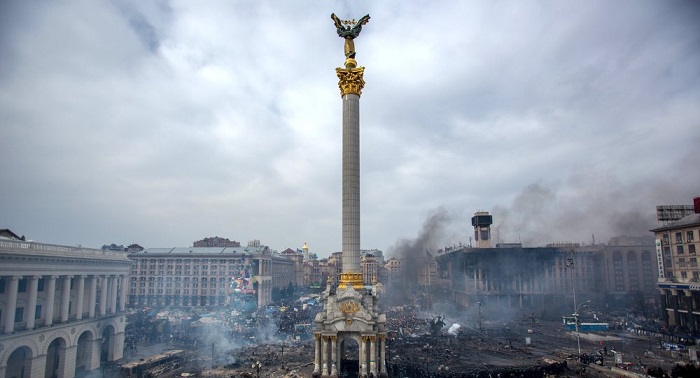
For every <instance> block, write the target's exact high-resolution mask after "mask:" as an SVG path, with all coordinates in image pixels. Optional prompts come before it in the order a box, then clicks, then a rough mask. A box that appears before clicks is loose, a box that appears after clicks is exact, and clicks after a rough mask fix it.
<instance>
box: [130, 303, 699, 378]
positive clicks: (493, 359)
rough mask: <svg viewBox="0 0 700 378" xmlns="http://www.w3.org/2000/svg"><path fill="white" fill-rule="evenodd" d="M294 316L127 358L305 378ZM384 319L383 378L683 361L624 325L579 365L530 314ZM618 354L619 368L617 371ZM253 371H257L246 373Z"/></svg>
mask: <svg viewBox="0 0 700 378" xmlns="http://www.w3.org/2000/svg"><path fill="white" fill-rule="evenodd" d="M300 312H301V311H297V312H290V313H288V315H287V317H289V316H292V317H293V319H287V320H286V321H285V320H284V319H285V315H284V314H280V313H276V314H270V313H268V314H265V313H259V314H257V315H255V316H254V317H253V318H252V320H251V319H248V324H246V327H244V328H239V331H242V332H222V331H221V328H217V327H214V328H212V329H219V331H215V334H214V335H211V334H206V333H202V332H201V331H202V330H203V329H209V328H210V326H212V324H209V325H206V326H201V325H200V326H199V327H204V328H199V327H196V328H198V332H199V333H198V334H196V335H190V336H188V337H184V335H182V334H180V337H176V338H173V341H171V342H168V343H157V342H156V343H153V342H152V340H151V341H149V340H137V341H136V344H137V347H136V348H137V350H138V348H141V353H136V354H134V352H131V353H130V354H131V356H132V359H133V357H140V358H141V359H143V357H141V356H143V353H145V351H146V350H149V351H151V352H154V353H156V352H158V351H157V349H158V348H159V347H160V348H162V349H183V350H185V351H186V357H184V358H183V359H181V360H179V361H177V362H174V363H170V364H166V365H163V366H158V367H154V368H151V369H149V370H148V371H147V372H144V373H145V374H144V375H143V376H161V377H177V376H201V377H257V376H258V374H259V376H260V377H310V376H311V373H312V371H313V356H314V346H313V341H312V338H311V337H310V335H309V334H308V331H309V329H308V328H307V329H306V331H305V332H306V334H304V333H302V330H299V332H296V333H295V332H294V331H292V332H291V333H290V332H288V331H289V330H293V329H294V324H308V323H297V322H308V321H309V319H312V317H313V313H314V310H313V309H309V312H308V313H306V312H301V313H300ZM386 314H387V317H388V321H387V325H388V327H389V329H390V331H391V333H390V337H389V339H388V342H387V370H388V373H389V376H390V377H499V376H500V377H510V376H512V377H544V376H562V377H573V376H582V375H585V376H589V377H605V376H615V377H616V376H620V375H624V374H630V373H638V374H644V373H647V372H649V371H652V372H657V373H658V374H661V373H666V374H667V375H669V376H670V375H671V373H672V371H673V369H674V367H675V366H676V365H677V364H679V363H680V364H685V363H687V362H688V352H687V351H683V352H671V351H666V350H662V349H661V339H660V338H659V337H658V336H653V337H649V336H641V335H638V334H637V333H635V332H631V329H629V328H627V329H625V327H619V329H616V330H614V331H607V332H598V333H582V334H580V337H579V340H578V342H579V343H580V348H581V353H582V354H583V355H584V356H585V358H584V361H585V362H587V363H581V362H580V361H579V358H578V343H577V338H576V337H575V333H573V332H571V331H567V330H566V329H565V327H564V326H563V324H562V323H561V322H556V321H542V320H539V319H537V318H535V317H534V316H523V317H522V318H521V319H519V320H509V321H496V320H489V319H482V318H479V319H474V318H469V319H468V318H460V317H459V315H458V314H457V316H447V317H444V316H442V315H440V314H436V313H428V312H421V311H420V309H419V308H416V307H409V306H400V307H392V308H390V310H389V311H387V312H386ZM209 323H213V324H216V323H215V322H209ZM443 323H444V324H443ZM284 324H287V325H284ZM234 330H235V328H234ZM261 330H264V332H259V331H261ZM207 332H209V331H207ZM211 336H216V337H217V338H215V339H212V338H211ZM212 340H216V341H212ZM224 340H225V341H224ZM156 341H158V339H156ZM138 345H140V347H139V346H138ZM149 345H150V347H149ZM148 348H151V349H148ZM605 351H607V355H606V354H605ZM617 353H619V354H620V355H621V359H622V362H619V361H618V362H617V363H616V361H615V358H614V354H617ZM257 363H259V364H260V368H259V371H258V370H257V369H256V368H254V367H253V366H254V365H255V364H257ZM650 369H651V370H650ZM146 374H148V375H146ZM122 376H123V375H122ZM347 376H351V375H347ZM658 376H661V375H658ZM686 376H687V375H686Z"/></svg>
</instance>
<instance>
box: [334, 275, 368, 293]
mask: <svg viewBox="0 0 700 378" xmlns="http://www.w3.org/2000/svg"><path fill="white" fill-rule="evenodd" d="M348 285H352V286H353V287H354V288H355V289H360V288H363V287H364V286H365V283H364V281H363V280H362V273H355V272H348V273H340V282H339V283H338V289H339V290H345V289H346V288H347V287H348Z"/></svg>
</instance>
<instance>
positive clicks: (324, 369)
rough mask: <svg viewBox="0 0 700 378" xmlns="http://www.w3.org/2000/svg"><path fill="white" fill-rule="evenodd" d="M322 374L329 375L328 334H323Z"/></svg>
mask: <svg viewBox="0 0 700 378" xmlns="http://www.w3.org/2000/svg"><path fill="white" fill-rule="evenodd" d="M321 375H322V376H323V375H328V336H321Z"/></svg>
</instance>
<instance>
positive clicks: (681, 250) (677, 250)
mask: <svg viewBox="0 0 700 378" xmlns="http://www.w3.org/2000/svg"><path fill="white" fill-rule="evenodd" d="M676 253H677V254H679V255H682V254H683V246H682V245H677V246H676Z"/></svg>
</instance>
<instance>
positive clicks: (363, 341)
mask: <svg viewBox="0 0 700 378" xmlns="http://www.w3.org/2000/svg"><path fill="white" fill-rule="evenodd" d="M359 363H360V376H361V377H363V376H365V375H367V367H368V366H367V336H360V361H359Z"/></svg>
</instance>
